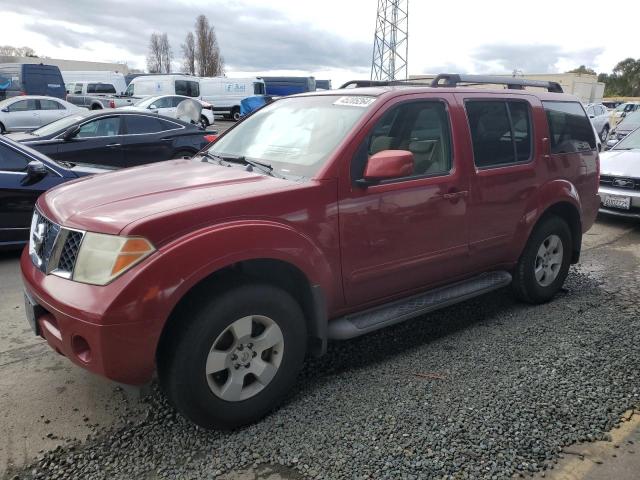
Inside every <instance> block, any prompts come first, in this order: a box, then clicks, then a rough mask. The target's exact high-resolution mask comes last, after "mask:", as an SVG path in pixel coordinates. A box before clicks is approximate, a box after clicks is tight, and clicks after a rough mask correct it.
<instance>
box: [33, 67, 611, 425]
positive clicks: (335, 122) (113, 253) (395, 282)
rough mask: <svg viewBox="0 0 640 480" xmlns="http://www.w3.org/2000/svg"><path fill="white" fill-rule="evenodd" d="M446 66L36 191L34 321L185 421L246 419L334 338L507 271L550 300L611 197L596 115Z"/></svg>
mask: <svg viewBox="0 0 640 480" xmlns="http://www.w3.org/2000/svg"><path fill="white" fill-rule="evenodd" d="M439 78H441V77H439ZM448 78H449V81H448V84H449V85H450V86H449V87H446V88H445V87H437V88H421V87H410V88H402V87H392V88H389V87H377V88H351V89H345V90H332V91H326V92H313V93H310V94H306V95H300V96H293V97H286V98H282V99H279V100H276V101H274V102H273V103H271V104H269V105H267V106H265V107H264V108H262V109H260V110H258V111H256V112H255V113H254V114H252V115H250V116H248V117H246V118H245V119H244V120H241V121H240V122H239V123H238V124H236V125H235V126H234V127H233V128H231V129H229V130H227V131H226V132H225V133H223V134H222V135H221V136H220V137H219V138H218V139H217V140H216V141H215V142H213V143H212V144H211V146H210V147H209V148H208V149H206V150H203V151H202V152H200V154H198V155H197V156H196V157H195V158H194V159H192V160H175V161H170V162H162V163H158V164H155V165H147V166H144V167H139V168H134V169H130V170H127V171H121V172H114V173H109V174H106V175H101V176H97V177H94V178H91V179H88V180H81V181H79V182H75V183H74V184H73V185H68V186H64V187H61V188H57V189H54V190H51V191H49V192H47V193H45V194H44V195H43V196H42V197H41V198H40V199H39V200H38V204H37V210H36V212H35V214H34V219H33V229H32V240H31V243H30V249H29V250H28V251H25V252H24V253H23V255H22V259H21V268H22V274H23V278H24V282H25V289H26V305H27V307H26V311H27V316H28V318H29V321H30V324H31V325H32V328H33V329H34V331H35V332H36V333H37V334H38V335H41V336H43V337H44V338H45V339H46V340H47V342H48V343H49V344H50V345H51V346H52V347H53V348H55V349H56V350H57V351H59V352H60V353H62V354H63V355H66V356H67V357H68V358H69V360H71V361H72V362H74V363H76V364H77V365H79V366H81V367H83V368H86V369H88V370H90V371H92V372H95V373H97V374H100V375H103V376H106V377H108V378H110V379H113V380H116V381H118V382H122V383H126V384H142V383H145V382H148V381H149V380H150V379H151V378H152V376H153V375H154V371H156V370H157V372H158V376H159V381H160V385H161V386H162V388H163V389H164V391H165V392H166V394H167V395H168V397H169V398H170V400H171V403H172V404H173V405H175V406H176V407H177V409H178V410H179V411H180V412H182V413H183V414H184V415H186V416H187V417H188V418H190V419H191V420H192V421H194V422H195V423H197V424H199V425H201V426H203V427H206V428H211V427H219V428H234V427H237V426H239V425H243V424H246V423H249V422H253V421H255V420H257V419H259V418H260V417H262V416H263V415H265V414H266V413H267V412H269V411H270V410H272V409H273V408H274V407H275V406H276V405H277V404H278V402H279V400H280V399H282V398H283V397H284V396H285V395H287V392H288V391H289V389H290V388H291V387H292V385H293V384H294V382H295V379H296V376H297V373H298V372H299V370H300V368H301V367H302V364H303V360H304V358H305V355H306V353H307V352H309V353H310V354H313V355H321V354H323V353H325V351H326V345H327V340H328V339H346V338H352V337H357V336H359V335H364V334H367V333H369V332H372V331H375V330H377V329H380V328H383V327H387V326H389V325H393V324H395V323H398V322H401V321H404V320H406V319H408V318H412V317H416V316H420V315H423V314H425V313H426V312H429V311H432V310H435V309H437V308H441V307H444V306H447V305H451V304H453V303H456V302H461V301H464V300H466V299H469V298H471V297H474V296H476V295H481V294H483V293H485V292H488V291H491V290H494V289H498V288H502V287H506V286H508V285H510V284H511V286H512V288H513V291H514V292H515V294H516V295H517V297H518V298H520V299H522V300H524V301H527V302H530V303H533V304H536V303H542V302H547V301H549V300H551V299H552V298H553V297H554V295H555V294H556V293H557V292H558V291H559V289H560V288H561V287H562V285H563V283H564V281H565V278H566V276H567V274H568V271H569V266H570V264H572V263H576V262H577V261H578V259H579V257H580V248H581V243H582V242H581V240H582V235H583V233H584V232H586V231H587V230H589V228H590V227H591V226H592V224H593V223H594V220H595V217H596V215H597V211H598V207H599V204H600V200H599V198H598V195H597V190H598V168H599V166H598V151H597V149H596V139H595V136H594V133H593V127H592V125H591V123H590V122H589V119H588V117H587V115H586V113H585V111H584V109H583V107H582V105H581V104H580V102H579V100H578V98H577V97H575V96H572V95H566V94H561V93H548V92H538V91H532V90H510V89H506V90H504V89H495V90H489V89H482V88H465V89H458V88H456V87H455V85H457V83H458V82H459V81H460V82H461V81H463V80H464V81H466V82H470V83H474V84H477V83H482V82H486V81H487V80H488V79H487V77H477V76H473V75H469V76H455V77H453V78H452V76H448ZM489 80H491V82H490V83H504V82H507V81H508V82H509V85H511V84H517V85H516V86H520V85H530V84H532V85H535V86H538V87H539V86H540V85H548V88H549V89H550V90H554V91H561V88H560V86H559V85H558V84H556V83H554V82H544V83H543V82H535V83H534V82H532V81H529V80H524V79H516V80H514V79H512V78H507V79H506V80H505V79H504V78H502V79H500V78H497V79H493V78H491V77H489ZM436 85H437V83H436ZM51 229H60V231H61V232H64V234H63V235H62V236H60V237H59V240H57V241H55V242H53V243H52V244H46V245H44V246H43V245H42V242H40V240H39V238H40V236H41V235H40V234H41V233H44V234H45V235H46V234H47V232H49V231H51ZM67 232H69V233H68V235H73V237H72V239H71V240H69V237H67V236H65V235H67ZM71 232H73V233H71ZM59 249H62V251H63V252H66V253H65V254H64V255H63V256H61V257H60V258H57V257H56V256H54V255H52V253H51V252H53V251H59Z"/></svg>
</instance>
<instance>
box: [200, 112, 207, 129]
mask: <svg viewBox="0 0 640 480" xmlns="http://www.w3.org/2000/svg"><path fill="white" fill-rule="evenodd" d="M200 125H201V126H202V128H205V129H206V128H207V127H208V126H209V120H207V117H205V116H204V115H201V116H200Z"/></svg>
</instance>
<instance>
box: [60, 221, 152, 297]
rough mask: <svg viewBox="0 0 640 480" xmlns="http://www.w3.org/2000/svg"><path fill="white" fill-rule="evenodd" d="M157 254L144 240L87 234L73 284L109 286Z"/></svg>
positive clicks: (81, 248) (74, 272)
mask: <svg viewBox="0 0 640 480" xmlns="http://www.w3.org/2000/svg"><path fill="white" fill-rule="evenodd" d="M154 251H155V248H154V247H153V245H151V243H150V242H149V241H148V240H146V239H144V238H142V237H120V236H117V235H105V234H102V233H92V232H87V233H86V234H85V235H84V239H83V240H82V245H81V246H80V251H79V252H78V259H77V260H76V265H75V268H74V270H73V280H75V281H78V282H83V283H91V284H94V285H106V284H107V283H109V282H110V281H112V280H113V279H114V278H116V277H118V276H120V275H122V274H123V273H124V272H126V271H127V270H129V269H130V268H131V267H133V266H134V265H135V264H137V263H139V262H141V261H142V260H143V259H144V258H146V257H147V256H149V255H150V254H151V253H153V252H154Z"/></svg>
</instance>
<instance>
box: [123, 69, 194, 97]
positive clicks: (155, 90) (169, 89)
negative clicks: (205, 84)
mask: <svg viewBox="0 0 640 480" xmlns="http://www.w3.org/2000/svg"><path fill="white" fill-rule="evenodd" d="M125 94H126V95H128V96H130V97H138V98H144V97H151V96H158V95H184V96H185V97H194V98H198V97H200V83H199V79H197V78H195V77H192V76H190V75H178V74H174V75H171V74H170V75H141V76H139V77H135V78H134V79H132V80H131V82H130V83H129V86H128V87H127V90H126V92H125Z"/></svg>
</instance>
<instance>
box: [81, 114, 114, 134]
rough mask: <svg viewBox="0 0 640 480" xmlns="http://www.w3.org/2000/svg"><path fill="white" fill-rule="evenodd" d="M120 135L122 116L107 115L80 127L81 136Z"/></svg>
mask: <svg viewBox="0 0 640 480" xmlns="http://www.w3.org/2000/svg"><path fill="white" fill-rule="evenodd" d="M116 135H120V117H107V118H100V119H98V120H93V121H92V122H88V123H85V124H84V125H82V127H80V131H79V132H78V135H77V136H78V137H79V138H91V137H115V136H116Z"/></svg>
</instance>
